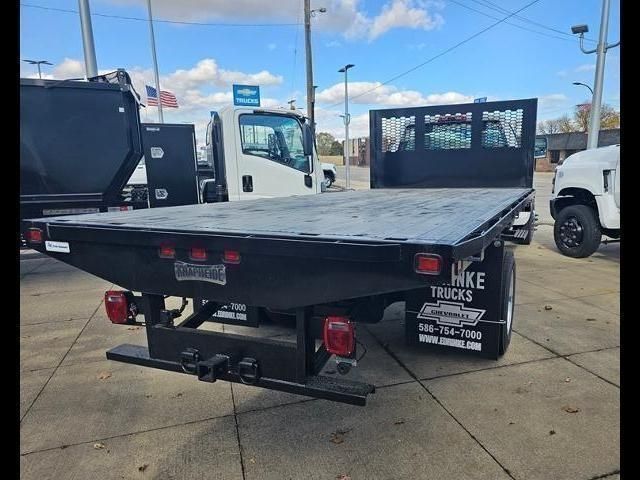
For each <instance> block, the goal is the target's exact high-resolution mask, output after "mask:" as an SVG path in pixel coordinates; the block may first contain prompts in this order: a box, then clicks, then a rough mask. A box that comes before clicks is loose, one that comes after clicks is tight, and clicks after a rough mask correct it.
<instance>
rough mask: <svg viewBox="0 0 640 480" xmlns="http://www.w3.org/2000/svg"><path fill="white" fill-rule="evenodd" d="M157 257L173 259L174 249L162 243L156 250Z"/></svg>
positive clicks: (174, 255)
mask: <svg viewBox="0 0 640 480" xmlns="http://www.w3.org/2000/svg"><path fill="white" fill-rule="evenodd" d="M158 256H159V257H160V258H175V257H176V248H175V247H174V246H173V245H171V244H169V243H163V244H162V245H160V248H159V249H158Z"/></svg>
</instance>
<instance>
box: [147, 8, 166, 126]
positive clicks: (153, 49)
mask: <svg viewBox="0 0 640 480" xmlns="http://www.w3.org/2000/svg"><path fill="white" fill-rule="evenodd" d="M147 9H148V10H149V34H150V35H151V55H152V56H153V75H154V77H155V80H156V94H157V95H158V117H159V118H160V123H164V118H163V117H162V100H161V99H160V76H159V75H158V59H157V57H156V40H155V36H154V34H153V15H152V14H151V0H147Z"/></svg>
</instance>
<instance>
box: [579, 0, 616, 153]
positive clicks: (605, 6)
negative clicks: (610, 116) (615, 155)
mask: <svg viewBox="0 0 640 480" xmlns="http://www.w3.org/2000/svg"><path fill="white" fill-rule="evenodd" d="M610 3H611V2H610V0H602V16H601V17H600V36H599V38H598V46H597V47H596V48H594V49H593V50H585V49H584V34H585V33H587V32H588V31H589V27H588V26H587V25H574V26H573V27H571V33H573V34H574V35H580V50H582V52H583V53H586V54H591V53H596V74H595V80H594V84H593V90H594V92H593V99H592V101H591V118H590V120H589V136H588V137H587V149H589V148H597V147H598V135H599V133H600V110H601V108H602V88H603V85H604V61H605V58H606V56H607V50H609V49H610V48H615V47H617V46H618V45H620V41H618V42H616V43H613V44H611V45H609V44H607V31H608V30H609V5H610Z"/></svg>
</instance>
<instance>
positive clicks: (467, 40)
mask: <svg viewBox="0 0 640 480" xmlns="http://www.w3.org/2000/svg"><path fill="white" fill-rule="evenodd" d="M539 1H540V0H533V1H531V2H529V3H527V4H526V5H525V6H524V7H521V8H519V9H518V10H516V11H515V12H511V13H510V14H509V15H507V16H506V17H504V18H502V19H500V20H498V21H497V22H494V23H492V24H491V25H489V26H488V27H485V28H483V29H482V30H480V31H479V32H476V33H474V34H473V35H471V36H470V37H467V38H465V39H464V40H462V41H460V42H458V43H456V44H455V45H453V46H451V47H449V48H447V49H446V50H443V51H442V52H440V53H438V54H437V55H434V56H433V57H431V58H429V59H427V60H425V61H424V62H422V63H419V64H418V65H416V66H414V67H411V68H410V69H409V70H405V71H404V72H402V73H399V74H398V75H396V76H394V77H392V78H390V79H389V80H386V81H384V82H382V83H380V84H378V85H376V86H375V87H373V88H371V89H369V90H367V91H365V92H362V93H360V94H358V95H354V96H353V97H351V99H352V100H353V99H356V98H359V97H362V96H363V95H366V94H367V93H371V92H373V91H374V90H377V89H378V88H380V87H382V86H384V85H387V84H388V83H391V82H393V81H394V80H397V79H399V78H401V77H404V76H405V75H408V74H409V73H411V72H413V71H415V70H417V69H419V68H421V67H424V66H425V65H427V64H428V63H431V62H433V61H434V60H436V59H438V58H440V57H442V56H444V55H446V54H447V53H449V52H451V51H453V50H455V49H456V48H458V47H460V46H462V45H464V44H465V43H468V42H470V41H471V40H473V39H474V38H476V37H479V36H480V35H482V34H483V33H485V32H487V31H489V30H491V29H492V28H493V27H495V26H497V25H499V24H501V23H503V22H504V21H505V20H508V19H509V18H511V17H513V16H514V15H516V14H517V13H520V12H522V11H523V10H525V9H527V8H529V7H530V6H531V5H534V4H536V3H538V2H539ZM341 104H342V102H338V103H334V104H331V105H329V106H328V107H326V108H331V107H336V106H338V105H341Z"/></svg>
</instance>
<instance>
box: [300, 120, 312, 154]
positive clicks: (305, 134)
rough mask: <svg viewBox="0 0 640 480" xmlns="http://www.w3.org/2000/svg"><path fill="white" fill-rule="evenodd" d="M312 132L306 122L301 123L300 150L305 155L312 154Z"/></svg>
mask: <svg viewBox="0 0 640 480" xmlns="http://www.w3.org/2000/svg"><path fill="white" fill-rule="evenodd" d="M313 143H314V142H313V132H312V131H311V126H310V125H309V124H308V123H306V122H305V123H303V124H302V150H303V152H304V155H305V156H307V157H308V156H309V155H313Z"/></svg>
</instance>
